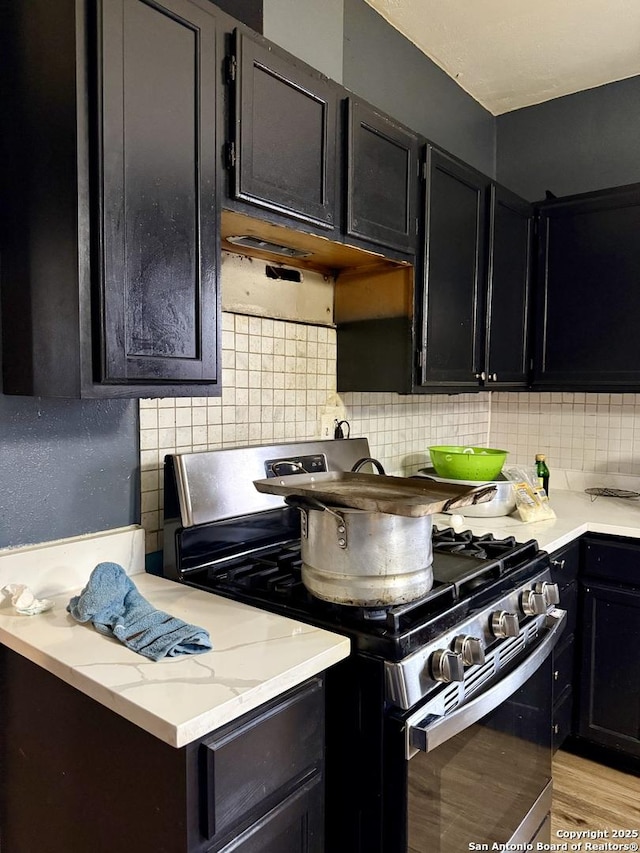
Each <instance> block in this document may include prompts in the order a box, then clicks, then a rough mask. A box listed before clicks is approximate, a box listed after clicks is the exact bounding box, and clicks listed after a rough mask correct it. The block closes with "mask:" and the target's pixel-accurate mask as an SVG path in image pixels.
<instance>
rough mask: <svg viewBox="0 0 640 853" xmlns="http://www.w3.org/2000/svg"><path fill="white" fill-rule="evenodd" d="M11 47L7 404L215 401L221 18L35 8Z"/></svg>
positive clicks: (18, 10)
mask: <svg viewBox="0 0 640 853" xmlns="http://www.w3.org/2000/svg"><path fill="white" fill-rule="evenodd" d="M27 7H28V8H27ZM3 38H6V39H7V43H8V45H9V48H8V62H9V67H10V68H11V71H12V85H14V84H15V85H14V87H13V89H12V92H11V94H10V111H11V113H12V116H13V120H12V123H11V126H10V128H9V133H8V134H7V136H8V138H7V139H6V140H5V146H6V147H5V149H4V151H5V153H6V154H7V155H9V156H10V157H11V162H12V169H11V173H12V174H11V175H10V176H8V181H9V190H10V192H9V194H8V195H7V196H6V198H7V199H8V200H9V206H10V210H9V211H8V216H7V226H8V227H7V228H6V229H5V235H6V239H5V241H4V244H3V301H2V315H3V336H2V337H3V350H4V358H3V368H4V391H5V393H13V394H30V395H42V396H61V397H105V396H122V397H140V396H161V395H162V396H178V395H193V394H198V395H209V394H218V393H219V392H220V365H219V316H218V315H219V300H218V268H219V263H218V256H219V236H218V224H217V223H218V208H219V192H218V183H217V169H216V126H217V109H218V106H217V97H216V92H217V86H218V68H217V64H218V59H217V47H216V19H215V17H214V16H213V15H212V14H211V12H210V10H209V9H208V8H207V7H205V6H204V5H203V4H200V3H198V2H190V0H161V2H158V3H153V4H148V3H146V2H143V0H104V2H102V3H100V4H97V5H95V4H85V3H83V2H80V0H63V2H61V3H56V4H51V3H48V2H46V0H34V2H32V3H29V4H21V3H17V4H13V9H12V11H11V15H10V22H9V26H8V28H7V32H5V34H4V36H3Z"/></svg>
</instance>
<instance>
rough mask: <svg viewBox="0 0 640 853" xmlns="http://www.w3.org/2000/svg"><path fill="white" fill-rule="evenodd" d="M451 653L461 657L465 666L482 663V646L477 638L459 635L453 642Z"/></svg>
mask: <svg viewBox="0 0 640 853" xmlns="http://www.w3.org/2000/svg"><path fill="white" fill-rule="evenodd" d="M453 651H454V652H457V653H458V654H459V655H460V656H461V658H462V663H463V664H464V665H465V666H473V664H476V663H484V645H483V643H482V640H480V639H478V637H469V636H465V635H464V634H459V635H458V636H457V637H456V638H455V640H454V641H453Z"/></svg>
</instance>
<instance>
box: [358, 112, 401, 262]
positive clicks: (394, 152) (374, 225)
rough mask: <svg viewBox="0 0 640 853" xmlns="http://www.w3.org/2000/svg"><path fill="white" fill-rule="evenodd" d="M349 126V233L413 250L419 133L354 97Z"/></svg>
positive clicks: (379, 243)
mask: <svg viewBox="0 0 640 853" xmlns="http://www.w3.org/2000/svg"><path fill="white" fill-rule="evenodd" d="M347 128H348V160H347V223H346V231H347V234H348V235H349V236H351V237H358V238H360V239H363V240H367V241H369V242H372V243H376V244H378V245H380V246H388V247H390V248H392V249H397V250H398V251H400V252H406V253H412V252H414V251H415V245H416V236H417V235H416V232H417V219H416V209H417V201H416V197H417V188H418V137H417V136H416V135H415V134H413V133H412V132H411V131H409V130H407V129H406V128H404V127H402V126H400V125H399V124H397V123H396V122H394V121H393V120H392V119H390V118H388V117H386V116H384V115H382V114H381V113H379V112H377V111H376V110H374V109H372V108H371V107H369V106H367V105H365V104H362V103H360V102H358V101H355V100H354V99H353V98H349V99H348V102H347Z"/></svg>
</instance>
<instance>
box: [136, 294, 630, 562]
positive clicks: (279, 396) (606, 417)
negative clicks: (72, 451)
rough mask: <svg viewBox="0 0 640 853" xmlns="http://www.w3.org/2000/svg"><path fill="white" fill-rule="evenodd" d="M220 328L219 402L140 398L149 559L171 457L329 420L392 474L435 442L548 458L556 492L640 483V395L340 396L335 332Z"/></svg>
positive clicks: (235, 321) (288, 435) (265, 440)
mask: <svg viewBox="0 0 640 853" xmlns="http://www.w3.org/2000/svg"><path fill="white" fill-rule="evenodd" d="M222 329H223V335H222V388H223V390H222V396H221V397H215V398H211V397H210V398H207V397H191V398H182V397H181V398H176V399H171V398H163V399H157V400H156V399H154V400H141V401H140V466H141V487H142V495H141V514H142V525H143V527H144V529H145V531H146V550H147V552H153V551H157V550H159V549H161V548H162V511H163V471H162V465H163V460H164V456H165V454H166V453H173V452H187V451H192V450H196V451H197V450H212V449H217V448H223V447H237V446H241V445H246V444H274V443H279V442H285V441H291V440H304V439H311V438H318V437H320V435H321V419H322V416H323V415H327V414H330V416H331V418H333V417H334V416H335V415H337V416H338V418H339V419H345V420H347V421H348V422H349V425H350V428H351V435H352V436H354V437H355V436H366V437H367V438H368V439H369V445H370V448H371V453H372V455H373V456H374V457H376V458H377V459H379V460H380V461H381V462H382V464H383V465H384V467H385V470H386V471H387V473H389V474H398V475H408V474H413V473H415V471H417V470H418V468H421V467H423V466H424V465H426V464H428V463H429V452H428V447H429V445H431V444H469V445H477V446H490V447H499V448H504V449H505V450H508V451H509V459H508V462H509V463H511V464H520V465H532V464H533V461H534V458H535V455H536V453H545V454H546V456H547V460H548V464H549V467H550V469H551V477H552V482H553V474H554V469H555V470H556V471H557V472H558V477H557V480H556V482H557V484H558V486H559V485H560V483H561V482H562V483H563V484H565V483H569V481H571V482H578V481H579V482H582V481H583V480H584V482H588V483H589V484H590V485H593V484H594V483H595V480H594V477H595V479H596V480H598V484H600V482H599V481H600V480H601V481H602V483H601V484H602V485H614V484H616V483H617V484H620V483H621V482H622V480H621V479H620V478H621V477H622V476H623V475H627V476H630V477H640V395H639V394H585V393H567V392H564V393H550V392H543V393H527V392H494V393H492V394H490V393H488V392H480V393H478V394H459V395H447V394H437V395H424V396H420V395H415V396H401V395H398V394H388V393H385V394H373V393H346V394H343V395H340V396H339V395H338V394H337V393H336V332H335V329H334V328H332V327H330V326H320V325H310V324H307V323H296V322H290V321H286V320H274V319H266V318H262V317H254V316H247V315H244V314H235V313H231V312H228V311H225V312H223V315H222ZM561 472H562V475H561ZM565 472H567V473H566V475H565ZM565 487H566V486H565Z"/></svg>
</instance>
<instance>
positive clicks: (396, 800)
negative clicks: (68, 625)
mask: <svg viewBox="0 0 640 853" xmlns="http://www.w3.org/2000/svg"><path fill="white" fill-rule="evenodd" d="M368 456H369V446H368V442H367V440H366V439H363V438H360V439H345V440H335V441H313V442H299V443H295V444H287V445H271V446H260V447H247V448H238V449H231V450H220V451H210V452H203V453H190V454H175V455H171V456H168V457H167V458H166V460H165V526H164V530H165V539H164V574H165V575H166V576H167V577H170V578H173V579H174V580H177V581H181V582H183V583H186V584H189V585H192V586H194V587H198V588H201V589H205V590H209V591H211V592H214V593H216V594H217V595H222V596H227V597H230V598H233V599H236V600H239V601H243V602H246V603H248V604H251V605H253V606H256V607H260V608H264V609H267V610H271V611H274V612H277V613H280V614H283V615H287V616H291V617H292V618H295V619H298V620H300V621H303V622H309V623H312V624H314V625H317V626H319V627H323V628H327V629H329V630H333V631H336V632H338V633H343V634H345V635H346V636H348V637H349V638H350V640H351V645H352V653H351V655H350V657H349V658H348V659H347V660H345V661H343V662H342V663H340V664H338V665H337V666H335V667H332V668H331V669H330V670H329V671H328V672H327V673H326V687H327V691H326V692H327V707H326V715H327V716H326V736H327V744H326V774H327V785H326V850H327V851H329V853H341V851H345V853H457V851H463V850H465V851H466V850H469V849H472V848H471V846H470V845H472V844H474V845H481V844H488V845H489V848H485V849H491V845H493V844H507V843H510V844H528V843H534V842H538V841H547V842H548V841H549V839H550V828H549V812H550V805H551V658H550V653H551V651H552V649H553V647H554V645H555V644H556V643H557V641H558V638H559V635H560V633H561V631H562V629H563V628H564V620H565V613H564V611H563V610H561V609H560V608H559V607H558V606H557V605H558V590H557V587H556V586H555V585H554V584H553V583H552V582H551V575H550V560H549V557H548V555H547V554H546V553H545V552H543V551H540V550H539V549H538V546H537V543H536V542H535V541H533V540H530V541H528V542H523V543H518V542H515V541H514V540H513V539H494V538H493V537H492V536H484V537H477V536H473V535H472V534H471V533H470V532H469V531H462V532H461V533H455V532H454V531H453V530H452V529H451V528H450V527H443V528H442V529H438V528H437V527H434V528H433V535H432V552H433V553H432V558H431V556H429V558H428V559H429V560H430V561H431V562H430V571H432V573H433V585H432V587H431V589H430V591H429V592H428V593H427V594H426V595H422V596H421V597H420V598H418V599H416V600H412V601H410V602H408V603H403V604H392V605H390V606H386V607H383V608H369V607H354V606H349V605H344V604H336V603H333V602H330V601H325V600H322V599H320V598H318V597H317V596H315V595H313V594H311V593H310V592H309V590H308V589H307V588H306V587H305V585H304V583H303V581H302V577H301V556H300V535H301V533H300V512H299V510H298V509H296V508H294V507H291V506H288V505H287V504H286V503H285V502H284V500H283V499H282V498H280V497H276V496H274V495H270V494H263V493H259V492H258V491H257V490H256V489H255V487H254V485H253V483H254V481H255V480H259V479H262V478H265V477H268V476H271V475H272V474H273V473H274V467H273V466H274V462H277V463H278V468H277V473H278V476H279V477H280V476H283V473H284V475H285V476H286V470H287V469H288V470H290V471H291V472H292V473H293V472H299V471H300V470H301V469H306V470H309V471H318V472H319V471H350V470H351V468H352V467H353V465H354V463H356V462H357V461H358V460H360V459H362V458H363V457H368ZM283 463H284V469H285V472H283ZM287 463H290V464H289V465H287ZM380 547H381V548H384V542H381V543H380ZM475 849H482V848H480V847H476V848H475Z"/></svg>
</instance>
